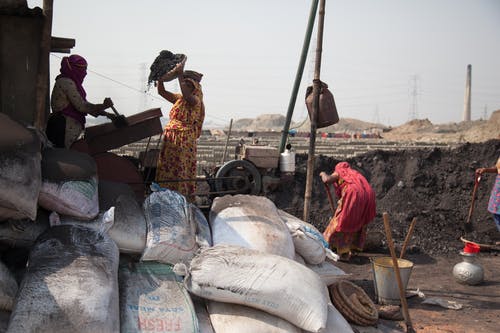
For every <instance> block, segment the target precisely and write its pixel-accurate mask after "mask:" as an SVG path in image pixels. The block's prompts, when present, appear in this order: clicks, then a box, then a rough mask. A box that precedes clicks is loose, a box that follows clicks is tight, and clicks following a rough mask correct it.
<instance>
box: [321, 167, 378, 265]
mask: <svg viewBox="0 0 500 333" xmlns="http://www.w3.org/2000/svg"><path fill="white" fill-rule="evenodd" d="M320 176H321V179H322V181H323V182H324V183H332V184H333V187H334V188H335V194H336V195H337V198H339V200H338V205H337V209H336V210H335V214H334V215H333V217H332V219H331V220H330V223H329V224H328V226H327V227H326V230H325V231H324V233H323V236H324V237H325V240H326V241H327V242H328V243H329V244H330V247H331V248H332V249H336V251H337V254H338V255H339V256H340V258H341V260H345V261H347V260H349V258H350V257H351V254H352V251H362V250H363V246H364V244H365V240H366V226H367V224H368V223H370V222H371V221H372V220H373V219H374V218H375V214H376V211H375V192H374V191H373V189H372V188H371V186H370V184H369V183H368V181H367V180H366V179H365V177H363V175H362V174H360V173H359V172H358V171H356V170H354V169H351V166H350V165H349V163H347V162H340V163H338V164H337V165H336V166H335V170H334V171H333V173H332V174H331V175H328V174H326V173H325V172H321V173H320Z"/></svg>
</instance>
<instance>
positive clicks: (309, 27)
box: [279, 0, 319, 154]
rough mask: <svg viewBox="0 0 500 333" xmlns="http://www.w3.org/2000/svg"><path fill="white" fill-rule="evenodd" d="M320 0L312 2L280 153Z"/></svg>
mask: <svg viewBox="0 0 500 333" xmlns="http://www.w3.org/2000/svg"><path fill="white" fill-rule="evenodd" d="M318 2H319V0H313V1H312V3H311V11H310V12H309V21H308V23H307V30H306V36H305V38H304V44H303V46H302V53H301V55H300V61H299V68H298V69H297V74H296V75H295V82H294V84H293V90H292V96H291V97H290V101H289V102H288V111H287V114H286V119H285V126H284V127H283V132H282V133H281V141H280V146H279V153H280V154H281V153H282V152H284V151H285V145H286V139H287V137H288V131H289V130H290V123H291V121H292V115H293V109H294V108H295V102H296V100H297V93H298V91H299V87H300V81H302V74H303V73H304V66H305V63H306V59H307V52H308V50H309V44H310V42H311V35H312V30H313V28H314V20H315V19H316V11H317V10H318Z"/></svg>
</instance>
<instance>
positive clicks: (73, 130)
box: [46, 54, 114, 148]
mask: <svg viewBox="0 0 500 333" xmlns="http://www.w3.org/2000/svg"><path fill="white" fill-rule="evenodd" d="M60 72H61V74H59V75H58V76H57V77H56V82H55V84H54V88H53V89H52V96H51V107H52V113H51V115H50V117H49V120H48V122H47V130H46V133H47V138H48V139H49V140H50V141H51V142H52V143H53V144H54V146H56V147H58V148H70V147H71V145H72V144H73V142H75V141H76V140H78V138H79V136H80V135H81V134H82V133H83V130H84V128H85V116H86V115H87V114H90V115H92V116H94V117H98V116H106V117H108V118H110V119H113V117H114V114H112V113H107V112H105V111H104V110H106V109H107V108H109V107H111V106H112V105H113V102H112V101H111V99H110V98H105V99H104V102H103V103H102V104H92V103H90V102H88V101H87V99H86V96H87V93H86V92H85V89H83V86H82V84H83V80H84V78H85V76H86V75H87V61H86V60H85V59H84V58H83V57H81V56H79V55H77V54H73V55H70V56H69V57H63V58H62V60H61V68H60Z"/></svg>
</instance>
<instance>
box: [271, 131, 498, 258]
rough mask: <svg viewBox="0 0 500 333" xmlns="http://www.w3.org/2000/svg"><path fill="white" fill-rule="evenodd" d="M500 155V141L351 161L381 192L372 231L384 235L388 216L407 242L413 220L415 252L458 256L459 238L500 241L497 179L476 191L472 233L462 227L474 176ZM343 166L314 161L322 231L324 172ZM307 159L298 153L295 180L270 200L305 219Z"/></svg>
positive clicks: (315, 208)
mask: <svg viewBox="0 0 500 333" xmlns="http://www.w3.org/2000/svg"><path fill="white" fill-rule="evenodd" d="M499 154H500V140H490V141H487V142H483V143H467V144H463V145H460V146H458V147H457V148H446V149H440V148H433V149H428V148H427V149H419V150H413V149H412V150H403V151H382V150H375V151H371V152H369V153H366V154H363V155H359V156H357V157H354V158H352V159H348V160H347V161H348V162H349V163H350V164H351V166H352V167H354V168H356V169H357V170H359V171H360V172H361V173H363V174H364V175H365V176H366V178H367V179H368V180H369V182H370V184H371V185H372V187H373V189H374V190H375V192H376V194H377V216H376V218H375V220H374V221H373V222H372V223H371V224H370V225H369V232H371V233H383V234H384V227H383V220H382V213H383V212H387V213H389V217H390V221H391V226H392V229H393V238H394V240H395V241H396V243H399V244H401V243H402V242H403V241H404V238H405V236H406V233H407V231H408V228H409V224H410V222H411V220H412V219H413V218H414V217H416V218H417V224H416V227H415V230H414V233H413V237H412V240H411V243H410V244H411V245H412V248H413V250H415V251H416V250H420V251H424V252H425V253H428V254H446V253H451V252H453V253H457V251H459V249H460V248H462V247H463V243H462V242H461V241H460V237H461V236H464V235H465V236H467V237H466V238H467V239H469V240H473V241H477V242H480V243H493V242H494V241H497V240H500V237H499V236H500V233H499V232H498V231H497V229H496V226H495V223H494V221H493V218H492V216H491V214H490V213H489V212H488V211H487V204H488V199H489V195H490V191H491V188H492V186H493V182H494V179H495V175H494V174H485V175H484V177H483V178H482V181H481V182H480V185H479V189H478V191H477V199H476V204H475V210H474V213H473V215H472V219H471V220H472V223H473V225H474V231H473V232H471V233H468V234H467V233H466V232H465V229H464V223H465V221H466V220H467V216H468V213H469V208H470V206H471V197H472V190H473V187H474V172H475V170H476V169H477V168H478V167H486V166H488V167H491V166H493V165H494V164H495V162H496V160H497V158H498V157H499ZM338 162H340V161H339V160H336V159H334V158H329V157H325V156H318V157H317V158H316V162H315V171H314V178H313V179H314V181H313V191H312V199H311V209H310V212H311V214H310V221H309V222H311V223H312V224H314V225H315V226H316V227H317V228H318V229H319V230H321V231H323V230H324V229H325V227H326V225H327V224H328V222H329V219H330V217H331V215H332V213H331V210H330V207H329V204H328V199H327V196H326V193H325V190H324V186H323V184H322V183H321V180H320V178H319V176H318V175H319V172H320V171H327V172H330V171H331V170H332V169H333V167H334V166H335V165H336V164H337V163H338ZM306 166H307V155H305V154H303V155H297V161H296V174H295V177H294V179H292V180H289V182H287V183H286V184H285V183H284V184H281V185H280V187H279V188H278V189H277V191H275V192H272V193H269V194H267V196H268V197H269V198H270V199H271V200H272V201H273V202H274V203H275V204H276V205H277V206H278V208H280V209H283V210H285V211H287V212H289V213H291V214H293V215H295V216H297V217H299V218H302V217H303V208H304V190H305V184H306Z"/></svg>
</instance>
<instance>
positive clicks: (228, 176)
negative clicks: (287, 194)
mask: <svg viewBox="0 0 500 333" xmlns="http://www.w3.org/2000/svg"><path fill="white" fill-rule="evenodd" d="M279 156H280V154H279V152H278V148H276V147H271V146H268V145H260V144H258V142H257V141H256V140H254V141H253V142H252V144H247V143H245V142H244V141H243V140H242V141H240V142H239V144H238V146H237V147H236V151H235V159H234V160H231V161H229V162H226V163H224V164H223V165H222V166H221V167H220V168H218V170H217V171H216V174H215V181H214V184H215V190H216V191H217V192H220V193H224V192H232V193H245V194H254V195H256V194H259V193H261V191H262V190H265V189H266V188H267V187H268V185H269V184H271V183H276V182H279V180H280V179H279V177H277V176H276V175H277V170H278V164H279ZM212 187H213V186H212Z"/></svg>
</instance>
